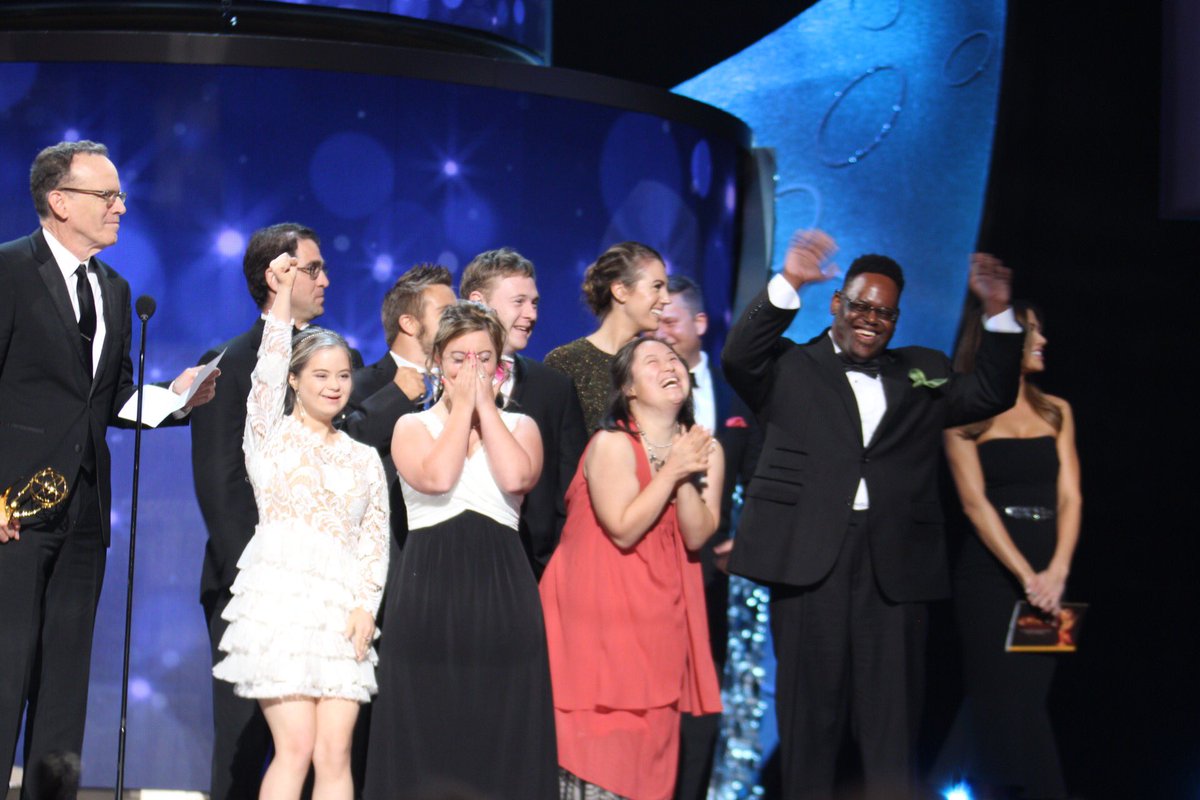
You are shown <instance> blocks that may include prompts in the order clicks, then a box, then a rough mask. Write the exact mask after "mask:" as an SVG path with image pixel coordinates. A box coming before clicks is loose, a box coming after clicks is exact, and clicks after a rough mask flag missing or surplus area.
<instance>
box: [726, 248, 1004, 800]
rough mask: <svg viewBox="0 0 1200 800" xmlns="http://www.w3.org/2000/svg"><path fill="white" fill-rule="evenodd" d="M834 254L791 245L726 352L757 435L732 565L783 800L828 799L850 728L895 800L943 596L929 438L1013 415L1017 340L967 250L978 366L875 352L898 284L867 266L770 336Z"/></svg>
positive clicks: (994, 289) (866, 763)
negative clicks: (757, 647) (808, 335)
mask: <svg viewBox="0 0 1200 800" xmlns="http://www.w3.org/2000/svg"><path fill="white" fill-rule="evenodd" d="M835 249H836V248H835V245H834V242H833V240H832V239H831V238H830V237H829V236H827V235H826V234H824V233H822V232H820V231H805V232H800V233H798V234H797V235H796V236H795V237H793V239H792V243H791V246H790V247H789V249H788V253H787V257H786V261H785V264H784V268H783V272H781V273H780V274H778V275H776V276H775V277H774V278H772V279H771V281H770V283H769V284H768V286H767V288H766V289H765V290H763V291H762V292H761V293H760V294H759V295H758V296H757V297H756V298H755V299H754V300H752V301H751V302H750V304H749V305H748V306H747V308H746V311H745V312H744V313H743V314H742V317H741V319H740V320H738V322H737V324H736V325H735V326H734V327H733V329H732V330H731V331H730V334H729V338H728V339H727V341H726V344H725V351H724V354H723V359H722V363H723V365H724V367H725V375H726V378H728V380H729V382H730V384H731V385H732V386H733V387H734V389H735V390H736V391H737V392H738V394H739V395H741V396H742V398H743V399H744V400H745V401H746V402H747V403H748V404H749V405H750V407H751V409H753V411H754V412H755V414H756V416H757V417H758V421H759V423H760V424H762V425H763V426H764V434H765V442H764V446H763V453H762V457H761V458H760V459H759V462H758V466H757V468H756V470H755V473H754V477H753V479H752V480H751V482H750V485H749V487H748V488H747V490H746V495H747V499H746V505H745V508H744V510H743V512H742V518H741V521H740V523H739V525H738V535H737V540H736V543H735V545H734V548H733V553H732V556H731V559H730V571H731V572H733V573H735V574H738V575H742V576H745V577H747V578H750V579H752V580H755V581H758V582H760V583H764V584H767V585H769V586H770V587H771V632H772V634H773V636H774V641H775V654H776V657H777V659H778V664H779V666H778V673H777V681H776V691H777V695H776V696H777V702H776V708H777V712H778V716H779V732H780V754H781V760H782V765H783V785H784V793H785V796H786V797H788V798H805V799H806V800H807V799H808V798H814V799H816V798H820V799H821V800H827V798H829V797H830V796H831V795H832V793H833V788H834V777H835V767H836V764H837V758H838V751H839V750H840V747H841V743H842V739H843V736H844V735H845V731H846V726H847V724H848V723H852V724H851V730H852V732H853V734H854V737H855V739H857V744H858V747H859V750H860V753H861V760H862V765H863V774H864V776H865V783H866V787H865V788H866V795H865V796H866V797H869V798H881V799H882V798H886V800H896V799H897V798H906V797H909V796H910V795H911V793H912V792H913V791H914V790H915V781H914V775H913V763H912V762H913V756H914V746H915V735H916V726H917V722H918V719H919V716H920V711H921V703H922V698H921V687H922V682H923V680H924V665H923V654H924V647H925V628H926V603H927V602H928V601H930V600H936V599H939V598H942V597H946V596H947V595H948V594H949V588H950V587H949V576H948V568H947V563H946V548H945V541H944V535H943V530H942V510H941V506H940V505H939V501H938V491H937V470H938V454H939V451H940V449H941V442H942V430H943V429H944V428H947V427H952V426H955V425H962V424H965V423H968V422H973V421H975V420H979V419H984V418H986V417H990V416H993V415H995V414H998V413H1000V412H1001V411H1003V410H1004V409H1006V408H1008V407H1009V406H1011V405H1012V404H1013V402H1014V400H1015V399H1016V392H1017V385H1018V376H1019V366H1020V360H1021V347H1022V343H1023V337H1022V336H1021V335H1020V327H1019V326H1018V325H1017V324H1016V321H1015V318H1014V317H1013V314H1012V310H1011V308H1009V294H1010V288H1009V283H1010V273H1009V271H1008V270H1007V269H1006V268H1004V267H1003V266H1002V265H1001V264H999V262H997V261H995V260H994V259H988V258H984V257H978V256H977V257H973V258H972V262H971V273H970V278H969V286H970V290H971V292H972V293H973V294H975V295H976V296H977V297H978V298H979V299H980V301H981V302H982V303H983V307H984V310H985V312H986V313H987V315H988V317H989V318H988V320H987V323H986V326H985V327H986V328H987V332H985V333H984V335H983V340H984V341H983V346H982V347H981V348H980V351H979V357H978V360H977V362H976V367H975V370H974V371H973V372H971V373H968V374H953V373H952V372H951V369H950V361H949V359H947V358H946V356H945V355H944V354H942V353H941V352H938V351H936V350H931V349H928V348H924V347H901V348H898V349H895V350H891V349H888V346H887V345H888V342H889V341H890V340H891V338H892V334H893V333H894V331H895V329H896V323H897V321H898V319H899V317H900V293H901V291H902V290H903V288H904V274H903V272H902V271H901V269H900V265H899V264H897V263H896V262H895V261H893V260H892V259H890V258H888V257H887V256H879V255H866V256H862V257H860V258H858V259H856V260H855V261H854V263H853V264H852V265H851V267H850V269H849V270H848V271H847V273H846V278H845V282H844V283H843V285H842V288H841V289H840V290H838V291H837V292H835V293H834V296H833V300H832V302H831V305H830V313H831V314H832V315H833V325H832V326H831V327H830V328H829V329H827V330H825V331H824V332H822V333H821V334H820V335H819V336H817V337H816V338H815V339H813V340H812V341H810V342H808V343H807V344H803V345H801V344H796V343H794V342H792V341H790V340H788V339H786V338H784V337H783V334H784V331H786V330H787V328H788V325H789V324H790V323H791V321H792V319H793V318H794V317H795V315H796V312H797V311H798V310H799V308H800V296H799V291H800V289H801V288H802V287H803V286H804V285H805V284H808V283H814V282H818V281H823V280H827V279H829V278H831V277H832V276H833V275H834V274H836V269H835V268H833V267H832V266H830V265H827V259H828V258H829V256H830V255H832V253H833V252H834V250H835ZM1001 331H1004V332H1001Z"/></svg>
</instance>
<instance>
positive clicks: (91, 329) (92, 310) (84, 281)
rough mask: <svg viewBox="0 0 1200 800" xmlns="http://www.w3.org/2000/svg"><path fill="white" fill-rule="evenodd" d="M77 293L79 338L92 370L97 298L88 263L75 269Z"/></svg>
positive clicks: (89, 368)
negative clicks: (88, 271) (90, 279)
mask: <svg viewBox="0 0 1200 800" xmlns="http://www.w3.org/2000/svg"><path fill="white" fill-rule="evenodd" d="M75 294H76V295H78V297H79V338H80V339H81V340H82V341H83V354H84V356H85V357H86V360H87V365H88V374H89V375H90V374H91V372H92V339H94V338H95V336H96V298H95V296H93V295H92V284H91V283H90V282H89V281H88V277H87V265H86V264H80V265H79V269H77V270H75Z"/></svg>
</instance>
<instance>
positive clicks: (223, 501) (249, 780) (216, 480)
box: [192, 222, 362, 800]
mask: <svg viewBox="0 0 1200 800" xmlns="http://www.w3.org/2000/svg"><path fill="white" fill-rule="evenodd" d="M284 252H287V253H290V254H292V255H294V256H296V257H297V258H298V259H299V260H300V269H299V272H298V273H297V275H296V283H295V285H294V287H293V289H292V311H293V314H294V315H295V321H296V327H297V328H298V329H302V328H306V327H308V325H309V323H311V322H312V321H313V320H314V319H316V318H317V317H319V316H320V315H321V314H323V313H324V311H325V290H326V289H327V288H329V275H328V273H327V272H326V268H325V260H324V259H323V258H322V256H321V241H320V239H319V238H318V237H317V234H316V232H315V231H313V230H312V229H311V228H309V227H307V226H304V225H300V224H298V223H295V222H283V223H279V224H277V225H271V226H269V227H266V228H262V229H260V230H257V231H255V232H254V234H253V235H252V236H251V237H250V242H249V243H248V244H247V245H246V252H245V254H244V256H243V257H242V271H243V273H244V274H245V277H246V287H247V289H248V290H249V292H250V297H251V298H252V299H253V300H254V305H255V307H256V308H257V309H258V311H259V317H258V319H256V320H255V321H254V324H253V325H251V326H250V328H249V330H247V331H245V332H243V333H241V334H239V335H237V336H235V337H233V338H232V339H230V340H229V341H227V342H224V343H222V344H220V345H218V346H217V347H215V348H213V349H212V350H209V351H208V352H207V353H205V354H204V355H203V356H201V358H200V362H201V363H206V362H208V361H210V360H211V359H213V358H214V357H216V356H217V355H218V354H219V353H221V352H222V351H224V352H225V355H224V357H223V358H222V359H221V369H222V373H223V377H222V379H221V384H222V385H221V394H220V396H219V397H218V398H217V401H216V402H214V403H210V404H209V405H208V406H206V407H205V408H203V409H200V410H199V413H196V414H193V415H192V479H193V482H194V484H195V487H196V500H197V502H199V504H200V513H201V514H202V515H203V517H204V524H205V527H206V528H207V529H208V542H207V544H206V545H205V548H204V566H203V569H202V572H201V577H200V604H201V605H202V606H203V607H204V616H205V619H206V620H207V622H208V636H209V644H210V647H211V652H212V659H213V663H214V664H215V663H216V662H217V661H219V660H220V659H221V658H222V657H223V654H222V653H221V652H220V651H219V650H218V645H219V644H220V642H221V637H222V636H223V635H224V633H225V628H226V627H228V623H227V622H226V621H225V620H223V619H221V612H222V611H224V609H225V606H226V605H227V604H228V603H229V601H230V599H231V598H232V595H231V594H230V587H231V586H232V585H233V580H234V578H236V577H237V562H238V559H239V558H241V555H242V551H243V550H244V549H246V544H247V543H248V542H249V541H250V537H251V536H252V535H253V534H254V526H255V525H257V524H258V508H257V506H256V505H255V503H254V492H253V490H252V489H251V488H250V482H249V479H248V478H247V476H246V457H245V454H244V453H243V452H242V435H243V431H244V429H245V427H246V398H247V397H248V396H249V394H250V373H251V372H253V370H254V365H255V364H256V363H257V362H258V346H259V343H260V342H261V341H262V334H263V320H264V319H265V318H266V316H265V312H266V311H267V310H269V309H270V308H271V304H272V303H274V302H275V289H276V285H275V276H274V274H273V273H271V271H270V269H268V264H270V262H271V259H273V258H275V257H276V256H278V255H279V254H280V253H284ZM352 356H353V358H354V359H355V360H356V363H358V364H361V363H362V359H361V358H359V357H358V354H357V353H352ZM212 691H213V755H212V777H211V786H210V797H212V798H213V800H231V799H232V798H245V799H246V800H253V798H257V797H258V788H259V782H260V780H261V778H262V772H263V765H264V763H265V762H266V759H267V755H268V753H269V752H270V746H271V732H270V731H269V730H268V729H267V723H266V720H265V719H264V718H263V715H262V711H261V710H260V709H259V705H258V702H257V701H256V700H248V699H246V698H242V697H238V696H237V695H235V694H234V693H233V684H231V683H229V682H227V681H219V680H216V679H215V678H214V679H213V687H212Z"/></svg>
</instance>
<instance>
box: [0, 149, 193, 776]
mask: <svg viewBox="0 0 1200 800" xmlns="http://www.w3.org/2000/svg"><path fill="white" fill-rule="evenodd" d="M29 184H30V191H31V193H32V194H33V205H34V208H35V210H36V211H37V215H38V218H39V221H40V223H41V224H40V227H39V228H38V230H36V231H35V232H33V233H32V234H30V235H29V236H25V237H22V238H20V239H16V240H14V241H11V242H8V243H6V244H3V245H0V492H3V491H4V490H5V489H8V488H10V487H12V486H13V485H14V484H17V483H18V482H19V481H24V480H26V479H28V478H29V477H30V476H32V475H33V473H35V472H37V471H38V470H40V469H42V468H44V467H52V468H54V469H55V470H57V471H58V472H59V473H61V474H62V475H63V476H64V477H65V478H66V480H67V486H68V487H69V492H70V494H69V496H68V498H67V500H66V502H65V504H64V505H62V506H60V507H59V508H58V509H57V510H56V511H55V512H54V513H52V514H51V515H50V516H48V517H46V518H43V519H40V520H38V521H36V522H30V523H28V524H25V525H24V526H22V524H21V523H20V521H19V520H8V521H3V520H0V608H2V609H3V611H0V642H3V652H4V655H3V657H2V658H0V778H4V779H5V780H7V778H8V775H9V773H10V772H11V771H12V764H13V758H14V755H15V750H16V744H17V734H18V731H19V729H20V724H21V715H22V714H23V713H24V714H25V764H26V765H27V766H28V767H29V769H27V771H26V772H25V781H24V785H23V786H22V790H21V796H22V797H23V798H30V797H37V796H39V787H38V786H37V782H38V775H39V771H38V769H37V768H36V767H37V765H38V764H39V763H41V762H42V761H43V760H44V759H45V758H46V757H47V756H49V755H50V754H52V753H55V752H59V753H79V751H80V749H81V748H82V746H83V728H84V715H85V713H86V711H87V695H88V670H89V667H90V662H91V648H92V629H93V625H94V622H95V618H96V604H97V602H98V601H99V599H100V585H101V582H102V581H103V579H104V563H105V558H106V549H107V547H108V543H109V520H110V518H109V514H110V511H109V510H110V508H111V495H112V491H111V480H110V475H109V469H110V460H109V452H108V445H107V444H106V443H105V439H104V434H105V431H106V430H107V429H108V426H109V425H118V424H123V423H121V422H120V421H119V420H118V418H117V412H118V411H119V410H120V408H121V406H122V405H124V403H125V401H126V400H128V399H129V397H130V396H131V395H133V393H134V392H135V391H136V389H137V386H136V385H135V384H134V382H133V362H132V360H131V359H130V356H129V346H130V339H131V336H132V329H133V325H132V313H131V311H130V307H129V305H130V304H129V295H130V292H129V284H128V283H126V282H125V279H124V278H122V277H121V276H120V275H119V274H117V272H116V270H114V269H113V268H112V267H110V266H109V265H108V264H105V263H104V262H103V261H100V260H99V259H98V258H96V255H97V254H98V253H99V252H100V251H102V250H103V249H104V248H106V247H109V246H110V245H112V244H114V243H115V242H116V241H117V232H118V230H119V229H120V225H121V217H122V216H123V215H124V214H125V210H126V209H125V192H123V191H121V180H120V177H119V176H118V174H117V168H116V167H115V166H113V163H112V161H110V160H109V159H108V150H107V148H105V147H104V145H102V144H97V143H95V142H89V141H81V142H63V143H60V144H57V145H54V146H52V147H48V148H46V149H45V150H43V151H42V152H40V153H38V155H37V158H36V159H35V160H34V162H33V167H32V169H31V170H30V175H29ZM197 372H198V370H197V369H195V368H192V369H188V370H185V371H184V372H183V373H182V374H181V375H180V376H179V377H177V378H176V379H175V380H174V381H173V382H172V387H173V388H174V390H175V391H177V392H183V391H184V390H186V389H187V388H188V387H189V386H190V385H191V383H192V381H193V380H194V379H195V376H196V373H197ZM213 393H214V387H213V384H212V383H211V382H210V383H209V384H208V385H207V386H202V387H200V389H199V390H198V391H197V393H196V395H194V396H193V398H192V400H191V401H190V403H191V405H192V406H199V405H201V404H203V403H205V402H207V401H208V400H209V399H211V398H212V396H213ZM126 426H127V425H126ZM5 516H7V515H5ZM26 703H28V707H26Z"/></svg>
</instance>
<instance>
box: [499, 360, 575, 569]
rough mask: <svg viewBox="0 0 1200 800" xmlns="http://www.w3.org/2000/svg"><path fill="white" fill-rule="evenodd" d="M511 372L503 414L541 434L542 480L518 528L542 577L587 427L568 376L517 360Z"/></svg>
mask: <svg viewBox="0 0 1200 800" xmlns="http://www.w3.org/2000/svg"><path fill="white" fill-rule="evenodd" d="M513 370H514V384H513V391H512V397H511V398H509V405H508V410H509V411H518V412H520V413H522V414H527V415H529V416H530V417H532V418H533V420H534V422H536V423H537V425H538V430H539V431H540V432H541V434H542V453H543V455H544V463H543V465H542V476H541V478H539V479H538V482H537V485H536V486H534V487H533V490H532V491H530V492H529V494H527V495H526V496H525V501H524V503H523V504H522V506H521V523H520V525H521V527H520V530H521V542H522V543H523V544H524V546H525V549H526V552H527V553H528V555H529V559H530V563H531V564H532V565H533V570H534V573H535V574H536V575H537V576H538V577H541V574H542V571H543V570H545V568H546V563H547V562H549V561H550V556H551V555H553V553H554V548H555V547H557V546H558V539H559V537H560V536H561V535H562V527H563V523H564V522H565V521H566V519H567V509H566V503H565V495H566V493H567V487H568V486H570V485H571V479H572V478H574V477H575V470H576V469H577V468H578V466H579V459H580V457H581V456H582V455H583V449H584V447H586V446H587V428H585V427H584V424H583V409H582V408H581V406H580V404H579V395H578V394H577V393H576V391H575V382H574V381H572V380H571V378H570V376H569V375H567V374H566V373H565V372H560V371H559V370H557V369H554V368H553V367H548V366H546V365H545V364H543V363H541V362H540V361H534V360H533V359H530V358H525V357H524V356H521V355H517V356H516V358H515V359H514V361H513Z"/></svg>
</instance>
